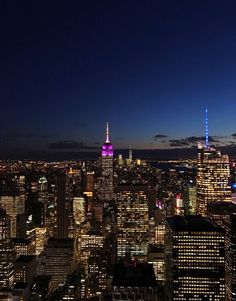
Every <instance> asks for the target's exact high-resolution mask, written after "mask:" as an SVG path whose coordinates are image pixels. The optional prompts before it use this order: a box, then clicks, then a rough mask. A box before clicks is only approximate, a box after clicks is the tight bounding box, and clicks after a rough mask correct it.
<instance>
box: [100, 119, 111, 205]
mask: <svg viewBox="0 0 236 301" xmlns="http://www.w3.org/2000/svg"><path fill="white" fill-rule="evenodd" d="M109 136H110V135H109V125H108V122H107V128H106V140H105V142H104V144H103V146H102V153H101V155H102V182H101V188H100V199H101V200H103V201H111V200H112V198H113V146H112V144H111V142H110V137H109Z"/></svg>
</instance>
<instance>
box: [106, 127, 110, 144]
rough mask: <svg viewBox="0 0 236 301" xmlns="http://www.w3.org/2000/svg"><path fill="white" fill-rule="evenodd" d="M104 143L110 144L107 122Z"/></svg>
mask: <svg viewBox="0 0 236 301" xmlns="http://www.w3.org/2000/svg"><path fill="white" fill-rule="evenodd" d="M106 143H110V138H109V124H108V122H107V128H106Z"/></svg>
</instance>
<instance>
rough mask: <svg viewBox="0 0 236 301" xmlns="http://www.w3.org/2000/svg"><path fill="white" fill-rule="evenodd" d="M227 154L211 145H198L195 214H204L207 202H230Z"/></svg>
mask: <svg viewBox="0 0 236 301" xmlns="http://www.w3.org/2000/svg"><path fill="white" fill-rule="evenodd" d="M229 178H230V169H229V157H228V155H221V153H220V151H216V150H215V149H213V148H211V147H209V146H208V147H200V148H199V152H198V165H197V214H201V215H203V216H206V214H207V205H208V203H209V202H213V201H215V202H222V201H224V202H231V201H232V197H231V187H230V185H229Z"/></svg>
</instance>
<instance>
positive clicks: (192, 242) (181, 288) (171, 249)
mask: <svg viewBox="0 0 236 301" xmlns="http://www.w3.org/2000/svg"><path fill="white" fill-rule="evenodd" d="M165 248H166V250H165V262H166V280H167V285H166V290H167V296H168V298H169V299H168V300H186V301H187V300H207V301H209V300H212V301H216V300H218V301H223V300H225V243H224V230H223V229H222V228H221V227H219V226H218V225H216V224H214V223H213V222H212V221H210V220H209V219H207V218H205V217H202V216H199V215H189V216H175V217H172V218H167V227H166V243H165Z"/></svg>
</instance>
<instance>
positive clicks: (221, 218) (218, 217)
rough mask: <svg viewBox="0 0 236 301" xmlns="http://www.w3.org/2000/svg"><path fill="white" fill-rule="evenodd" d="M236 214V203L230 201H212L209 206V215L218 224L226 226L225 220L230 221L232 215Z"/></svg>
mask: <svg viewBox="0 0 236 301" xmlns="http://www.w3.org/2000/svg"><path fill="white" fill-rule="evenodd" d="M232 214H236V204H234V203H230V202H210V203H209V204H208V206H207V216H208V218H210V219H211V220H213V221H214V222H215V223H216V224H217V225H219V226H221V227H223V228H224V225H225V224H224V222H225V221H228V222H229V221H230V216H231V215H232Z"/></svg>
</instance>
